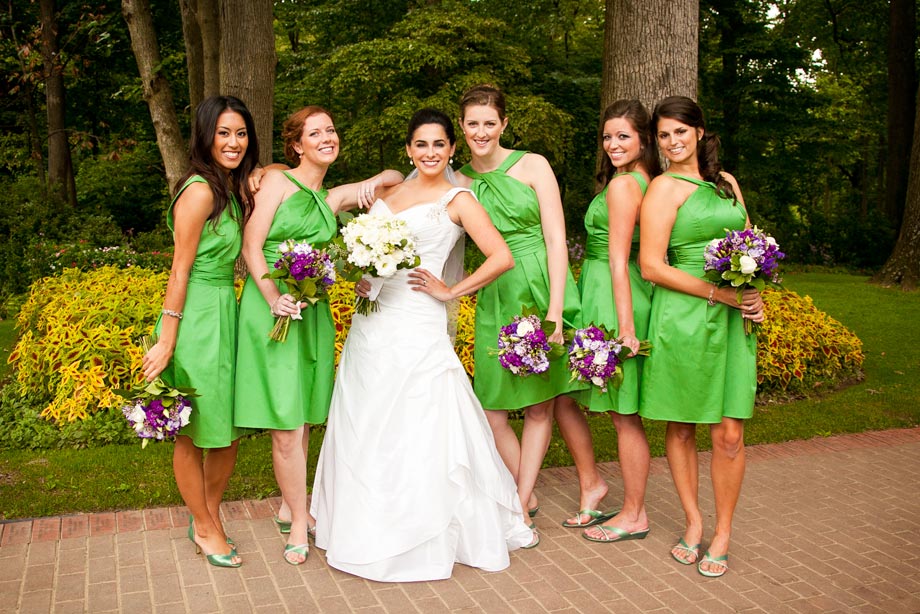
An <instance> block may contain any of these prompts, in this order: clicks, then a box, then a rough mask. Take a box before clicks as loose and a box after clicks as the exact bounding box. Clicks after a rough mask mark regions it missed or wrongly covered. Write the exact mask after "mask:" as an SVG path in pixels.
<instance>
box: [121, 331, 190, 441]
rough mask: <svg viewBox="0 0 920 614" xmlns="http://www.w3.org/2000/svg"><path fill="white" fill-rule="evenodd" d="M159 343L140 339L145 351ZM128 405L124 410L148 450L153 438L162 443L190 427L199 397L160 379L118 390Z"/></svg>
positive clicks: (146, 338) (145, 338) (148, 338)
mask: <svg viewBox="0 0 920 614" xmlns="http://www.w3.org/2000/svg"><path fill="white" fill-rule="evenodd" d="M155 343H156V337H155V336H153V335H151V336H150V337H144V338H143V339H141V347H142V348H144V351H145V352H148V351H150V348H151V347H153V345H154V344H155ZM117 392H118V394H120V395H121V396H122V397H124V398H125V399H127V400H128V401H129V402H128V404H127V405H125V406H123V407H122V408H121V412H122V413H123V414H124V416H125V419H127V421H128V424H130V425H131V428H133V429H134V432H135V433H137V436H138V437H140V438H141V448H146V447H147V443H148V442H149V441H150V440H151V439H156V440H157V441H162V440H164V439H166V438H170V439H171V438H173V437H175V436H176V435H178V434H179V430H180V429H181V428H182V427H183V426H185V425H187V424H188V422H189V416H190V415H191V413H192V405H191V403H189V398H192V397H197V396H199V395H198V394H196V393H195V389H194V388H180V387H178V386H170V385H169V384H167V383H166V382H164V381H163V380H162V379H161V378H159V377H157V378H155V379H154V380H153V381H152V382H144V383H143V384H141V385H140V386H137V387H135V388H132V389H131V390H128V391H117Z"/></svg>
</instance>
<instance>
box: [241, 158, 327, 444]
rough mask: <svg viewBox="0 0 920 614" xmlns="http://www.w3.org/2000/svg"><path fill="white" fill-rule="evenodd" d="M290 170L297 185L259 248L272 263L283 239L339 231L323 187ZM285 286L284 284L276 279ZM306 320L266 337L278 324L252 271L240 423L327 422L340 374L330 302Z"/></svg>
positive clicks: (246, 295)
mask: <svg viewBox="0 0 920 614" xmlns="http://www.w3.org/2000/svg"><path fill="white" fill-rule="evenodd" d="M285 175H286V176H287V177H288V179H290V180H291V181H293V182H294V183H295V184H297V186H298V187H299V188H300V190H299V191H298V192H295V193H294V194H292V195H291V196H290V197H289V198H288V199H287V200H285V201H284V202H282V203H281V204H280V205H279V206H278V210H277V211H276V212H275V218H274V220H272V225H271V228H270V229H269V231H268V236H267V237H266V239H265V244H264V246H263V248H262V253H263V254H264V256H265V262H266V263H268V268H269V270H273V265H274V263H275V261H276V260H278V257H279V256H280V254H279V253H278V245H280V244H281V243H282V242H284V241H286V240H288V239H293V240H294V241H297V242H301V241H307V242H309V243H311V244H315V243H325V242H327V241H329V240H330V239H332V237H333V236H334V235H335V231H336V221H335V216H334V215H333V214H332V210H331V209H330V208H329V205H328V204H326V201H325V200H324V199H325V196H326V192H325V190H324V191H322V192H314V191H313V190H311V189H310V188H308V187H306V186H304V185H302V184H300V183H299V182H298V181H297V180H296V179H294V177H293V176H291V175H290V174H288V173H285ZM276 283H277V284H278V289H279V290H280V291H281V292H282V294H283V293H285V292H287V287H286V286H285V285H284V283H283V282H281V281H277V282H276ZM301 315H302V316H303V320H292V321H291V328H290V330H289V331H288V338H287V341H285V342H284V343H279V342H277V341H272V340H270V339H269V338H268V334H269V332H270V331H271V329H272V326H274V324H275V318H274V316H272V314H271V310H270V306H269V305H268V303H266V302H265V299H264V298H263V297H262V293H261V292H259V287H258V285H256V282H255V280H254V279H253V278H252V277H249V279H247V280H246V285H245V286H244V287H243V295H242V297H241V298H240V342H239V349H238V351H237V361H236V368H237V373H238V374H239V379H238V380H237V386H236V412H235V417H234V423H235V424H236V425H237V426H241V427H249V428H260V429H277V430H294V429H297V428H300V427H302V426H303V425H304V424H322V423H323V422H325V421H326V416H327V415H328V414H329V401H330V399H331V398H332V383H333V378H334V375H335V366H334V355H335V324H334V323H333V320H332V313H331V311H330V310H329V303H328V301H325V300H322V301H319V302H317V303H316V304H314V305H308V306H307V307H305V308H304V309H303V311H302V312H301Z"/></svg>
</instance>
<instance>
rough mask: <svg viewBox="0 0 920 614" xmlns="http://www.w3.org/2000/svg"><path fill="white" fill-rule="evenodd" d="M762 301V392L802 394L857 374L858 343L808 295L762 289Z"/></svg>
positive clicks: (759, 372)
mask: <svg viewBox="0 0 920 614" xmlns="http://www.w3.org/2000/svg"><path fill="white" fill-rule="evenodd" d="M763 299H764V303H765V307H764V313H765V316H766V317H765V319H764V322H763V324H762V325H761V328H760V331H759V333H758V338H757V383H758V386H759V388H760V390H761V391H762V392H778V391H785V392H792V393H800V392H806V391H808V390H809V389H812V388H815V387H818V386H821V385H824V384H833V383H838V382H842V381H845V380H847V379H852V378H858V377H860V376H861V375H862V363H863V359H864V356H863V353H862V341H860V340H859V337H857V336H856V335H855V334H854V333H853V332H852V331H850V330H849V329H848V328H846V327H845V326H844V325H843V324H841V323H840V322H838V321H837V320H835V319H834V318H832V317H830V316H829V315H827V314H826V313H824V312H823V311H821V310H819V309H818V308H817V307H815V306H814V304H812V301H811V297H809V296H805V297H802V296H799V295H798V294H796V293H795V292H787V291H777V290H767V291H765V292H764V294H763ZM653 351H654V350H653Z"/></svg>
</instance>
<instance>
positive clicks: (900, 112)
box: [885, 0, 917, 231]
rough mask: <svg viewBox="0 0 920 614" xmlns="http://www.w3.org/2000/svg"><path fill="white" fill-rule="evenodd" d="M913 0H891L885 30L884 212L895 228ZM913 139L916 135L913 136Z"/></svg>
mask: <svg viewBox="0 0 920 614" xmlns="http://www.w3.org/2000/svg"><path fill="white" fill-rule="evenodd" d="M915 12H916V6H915V0H891V5H890V9H889V20H888V23H889V32H888V159H887V165H886V166H887V169H886V176H887V177H886V186H885V213H886V215H887V216H888V219H889V220H891V223H892V225H893V226H894V228H895V230H896V231H897V229H898V225H899V224H900V223H901V218H902V217H903V215H904V198H905V197H906V195H907V180H908V174H909V172H910V168H909V166H908V165H909V163H910V149H911V135H913V133H914V130H913V123H914V106H915V101H914V92H915V90H916V88H917V74H916V71H915V70H914V53H915V45H916V43H915V41H916V36H917V27H916V15H915ZM914 140H916V138H915V139H914Z"/></svg>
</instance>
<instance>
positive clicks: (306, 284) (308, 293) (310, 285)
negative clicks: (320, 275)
mask: <svg viewBox="0 0 920 614" xmlns="http://www.w3.org/2000/svg"><path fill="white" fill-rule="evenodd" d="M297 289H298V290H300V294H301V296H303V297H305V298H314V297H316V281H315V280H312V279H310V278H307V279H302V280H300V281H299V282H297Z"/></svg>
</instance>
